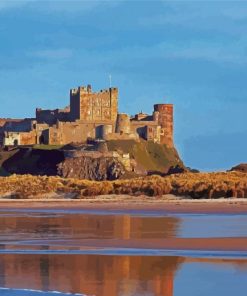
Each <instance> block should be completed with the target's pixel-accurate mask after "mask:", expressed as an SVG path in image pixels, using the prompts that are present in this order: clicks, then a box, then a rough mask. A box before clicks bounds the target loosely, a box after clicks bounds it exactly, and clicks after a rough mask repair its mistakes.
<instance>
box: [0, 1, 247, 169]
mask: <svg viewBox="0 0 247 296" xmlns="http://www.w3.org/2000/svg"><path fill="white" fill-rule="evenodd" d="M246 66H247V2H246V1H200V0H198V1H185V0H184V1H154V0H152V1H92V0H91V1H79V0H78V1H73V0H70V1H65V0H64V1H58V0H57V1H56V0H53V1H42V0H40V1H38V0H30V1H28V0H26V1H24V0H23V1H22V0H18V1H11V0H6V1H5V0H0V103H1V104H0V117H17V118H18V117H30V116H34V110H35V108H36V107H42V108H57V107H63V106H66V105H68V103H69V89H70V88H72V87H75V86H78V85H84V84H85V85H86V84H88V83H91V84H92V85H93V88H94V89H95V90H98V89H101V88H105V87H108V86H109V73H111V75H112V84H113V85H114V86H118V87H119V91H120V110H121V112H128V113H131V114H134V113H136V112H138V111H140V110H142V111H144V112H151V111H152V106H153V104H154V103H159V102H160V103H162V102H168V103H174V104H175V142H176V146H177V148H178V151H179V153H180V155H181V156H182V158H183V160H184V162H185V164H186V165H188V166H191V167H195V168H199V169H201V170H221V169H226V168H230V167H231V166H233V165H235V164H237V163H240V162H247V157H246V151H247V124H246V122H247V120H246V111H247V83H246V80H247V67H246Z"/></svg>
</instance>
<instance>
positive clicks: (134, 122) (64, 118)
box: [0, 85, 173, 148]
mask: <svg viewBox="0 0 247 296" xmlns="http://www.w3.org/2000/svg"><path fill="white" fill-rule="evenodd" d="M140 138H142V139H145V140H147V141H153V142H156V143H160V144H166V145H167V147H170V148H172V147H173V105H172V104H155V105H154V110H153V112H152V114H151V115H149V114H144V113H142V112H141V113H138V114H136V115H134V116H129V115H128V114H125V113H118V89H117V88H115V87H110V88H109V89H106V90H101V91H99V92H93V91H92V87H91V86H90V85H88V86H86V87H85V86H80V87H78V88H74V89H71V90H70V105H69V106H68V107H66V108H64V109H55V110H43V109H40V108H37V109H36V117H35V118H26V119H0V145H4V146H19V145H35V144H49V145H66V144H68V143H72V142H73V143H86V142H87V141H88V140H89V139H101V140H106V141H107V140H129V139H135V140H138V139H140Z"/></svg>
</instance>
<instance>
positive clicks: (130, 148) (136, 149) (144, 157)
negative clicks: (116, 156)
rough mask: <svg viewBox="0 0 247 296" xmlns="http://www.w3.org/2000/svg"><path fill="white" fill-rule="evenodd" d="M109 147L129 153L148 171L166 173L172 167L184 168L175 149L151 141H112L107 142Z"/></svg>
mask: <svg viewBox="0 0 247 296" xmlns="http://www.w3.org/2000/svg"><path fill="white" fill-rule="evenodd" d="M107 146H108V149H109V150H110V151H112V150H115V151H122V152H124V153H129V154H130V157H131V158H134V159H135V160H136V161H137V163H138V164H139V165H141V166H142V167H143V168H144V169H146V170H148V171H160V172H165V171H166V170H167V169H168V168H169V167H170V166H175V165H177V164H178V165H180V166H183V163H182V161H181V160H180V158H179V156H178V154H177V151H176V150H175V149H174V148H167V146H166V145H161V144H157V143H153V142H151V141H150V142H149V141H145V140H141V141H140V142H137V141H134V140H111V141H108V142H107Z"/></svg>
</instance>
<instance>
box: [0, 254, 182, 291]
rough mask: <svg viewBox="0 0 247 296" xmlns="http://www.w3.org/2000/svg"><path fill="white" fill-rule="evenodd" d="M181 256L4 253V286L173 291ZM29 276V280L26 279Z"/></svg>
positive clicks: (1, 262)
mask: <svg viewBox="0 0 247 296" xmlns="http://www.w3.org/2000/svg"><path fill="white" fill-rule="evenodd" d="M182 261H183V259H182V258H179V257H142V256H140V257H139V256H138V257H137V256H96V255H1V256H0V266H1V274H0V281H1V286H2V287H8V288H21V289H22V288H23V289H24V288H27V286H28V288H29V289H35V290H43V291H49V290H50V291H51V290H56V291H60V292H71V293H84V294H87V295H102V296H106V295H109V296H110V295H125V296H127V295H139V294H140V295H142V293H141V292H142V291H149V292H150V293H152V295H155V296H156V295H157V296H158V295H166V296H172V295H173V281H174V275H175V272H176V270H177V269H178V268H179V265H180V263H181V262H182ZM24 279H25V280H24Z"/></svg>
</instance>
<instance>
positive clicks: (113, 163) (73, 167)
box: [58, 156, 125, 181]
mask: <svg viewBox="0 0 247 296" xmlns="http://www.w3.org/2000/svg"><path fill="white" fill-rule="evenodd" d="M124 174H125V168H124V166H123V165H122V163H120V162H119V161H118V160H117V159H115V158H113V157H103V156H102V157H98V158H93V157H89V156H81V157H75V158H66V159H65V160H64V161H63V162H61V163H60V164H59V165H58V175H59V176H61V177H64V178H77V179H88V180H96V181H104V180H116V179H119V178H120V177H121V176H122V175H124Z"/></svg>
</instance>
